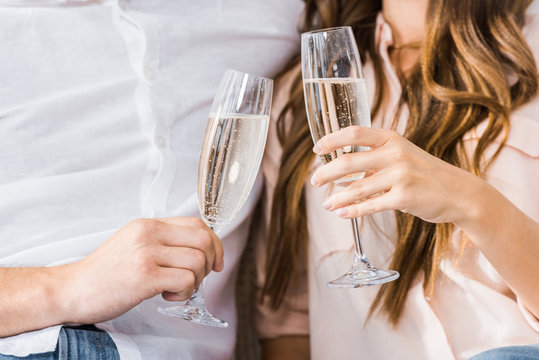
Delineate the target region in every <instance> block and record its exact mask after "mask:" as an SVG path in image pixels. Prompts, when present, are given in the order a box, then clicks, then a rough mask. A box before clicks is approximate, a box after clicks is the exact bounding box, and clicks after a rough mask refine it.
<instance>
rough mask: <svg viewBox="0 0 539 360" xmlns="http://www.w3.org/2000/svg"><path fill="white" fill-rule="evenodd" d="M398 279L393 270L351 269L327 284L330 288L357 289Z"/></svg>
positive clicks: (396, 273) (397, 274)
mask: <svg viewBox="0 0 539 360" xmlns="http://www.w3.org/2000/svg"><path fill="white" fill-rule="evenodd" d="M398 278H399V273H398V272H397V271H395V270H378V269H376V268H375V267H374V266H371V267H370V268H367V269H358V268H356V267H352V269H350V271H348V272H347V273H346V274H344V275H343V276H341V277H339V278H337V279H335V280H332V281H330V282H328V283H327V286H328V287H330V288H358V287H362V286H371V285H380V284H384V283H387V282H390V281H393V280H396V279H398Z"/></svg>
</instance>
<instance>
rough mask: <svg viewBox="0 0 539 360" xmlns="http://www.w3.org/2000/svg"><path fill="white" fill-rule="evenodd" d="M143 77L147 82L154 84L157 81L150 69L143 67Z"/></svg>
mask: <svg viewBox="0 0 539 360" xmlns="http://www.w3.org/2000/svg"><path fill="white" fill-rule="evenodd" d="M144 77H145V78H146V80H148V81H149V82H154V81H155V80H156V79H157V74H156V73H155V71H154V70H153V69H152V68H151V67H149V66H146V67H144Z"/></svg>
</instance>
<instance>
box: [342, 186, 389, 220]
mask: <svg viewBox="0 0 539 360" xmlns="http://www.w3.org/2000/svg"><path fill="white" fill-rule="evenodd" d="M395 208H396V207H395V201H394V195H393V193H392V192H391V191H388V192H385V193H382V194H380V195H377V196H374V197H371V198H368V199H366V200H363V201H361V202H359V203H356V204H352V205H349V206H346V207H342V208H339V209H337V211H335V213H336V214H337V216H339V217H341V218H343V219H352V218H357V217H361V216H365V215H372V214H374V213H377V212H380V211H385V210H393V209H395Z"/></svg>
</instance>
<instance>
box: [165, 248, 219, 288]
mask: <svg viewBox="0 0 539 360" xmlns="http://www.w3.org/2000/svg"><path fill="white" fill-rule="evenodd" d="M155 261H156V263H157V265H159V266H161V267H167V268H176V269H185V270H190V271H191V272H192V273H193V274H194V275H195V284H196V286H198V285H199V284H200V283H201V282H202V280H203V279H204V277H205V276H206V275H207V274H208V273H209V272H210V271H211V269H212V266H213V262H214V259H213V258H207V257H206V254H205V253H204V252H202V251H201V250H199V249H193V248H188V247H168V246H167V247H165V246H163V247H161V248H160V249H159V251H157V254H156V255H155Z"/></svg>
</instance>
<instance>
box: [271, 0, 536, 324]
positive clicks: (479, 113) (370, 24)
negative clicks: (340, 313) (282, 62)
mask: <svg viewBox="0 0 539 360" xmlns="http://www.w3.org/2000/svg"><path fill="white" fill-rule="evenodd" d="M305 3H306V8H305V16H304V20H303V23H302V28H301V31H310V30H314V29H319V28H327V27H334V26H344V25H349V26H351V27H352V28H353V30H354V34H355V36H356V40H357V43H358V47H359V50H360V54H361V57H362V59H363V60H364V61H369V62H371V63H372V64H373V67H374V73H375V78H376V87H375V89H374V90H375V97H374V104H373V107H372V109H371V112H372V116H373V117H375V116H376V114H377V113H378V112H379V111H380V109H381V108H382V106H384V92H385V91H386V87H387V86H386V84H385V76H384V72H383V67H382V62H381V58H380V55H379V54H378V50H377V48H376V44H375V24H376V17H377V14H378V13H379V12H380V11H381V8H382V2H381V0H306V1H305ZM530 3H531V0H496V1H492V0H474V1H462V0H430V2H429V5H428V10H427V17H426V20H425V21H426V29H425V34H426V35H425V37H424V39H423V41H422V43H421V46H420V57H419V61H418V63H417V64H416V65H415V66H414V68H413V69H412V70H410V71H409V72H408V73H407V74H406V76H401V82H402V89H403V91H402V95H401V99H400V107H401V108H402V106H403V105H406V106H407V107H408V109H409V113H410V116H409V119H408V122H407V128H406V131H405V134H404V135H405V137H406V138H408V139H409V140H410V141H411V142H413V143H414V144H416V145H418V146H419V147H421V148H422V149H424V150H425V151H427V152H429V153H430V154H432V155H434V156H437V157H439V158H441V159H443V160H445V161H446V162H448V163H450V164H453V165H455V166H458V167H461V168H465V169H467V170H469V171H471V172H473V173H474V174H476V175H478V176H484V174H485V171H486V170H487V168H488V166H489V164H490V163H491V162H492V161H493V160H494V159H495V158H496V156H497V155H498V153H499V151H500V150H501V148H502V147H503V146H504V144H505V141H506V139H507V136H508V133H509V130H510V121H509V114H510V112H511V111H512V110H514V109H515V108H517V107H519V106H521V105H522V104H524V103H526V102H528V101H529V100H530V99H531V98H532V97H533V96H534V94H535V93H536V91H537V87H538V74H537V68H536V65H535V61H534V58H533V54H532V52H531V50H530V48H529V47H528V45H527V43H526V41H525V40H524V38H523V36H522V33H521V28H522V26H523V24H524V20H525V10H526V8H527V7H528V6H529V4H530ZM299 61H300V60H299V56H298V55H296V56H295V57H294V58H293V59H292V60H291V62H290V63H289V64H288V66H287V67H286V69H285V70H284V71H283V74H284V73H287V72H289V71H290V69H292V68H294V67H296V66H297V65H298V63H299ZM286 118H288V120H285V119H286ZM397 118H398V115H397V117H396V118H395V121H394V125H395V124H396V121H397ZM290 119H291V123H290ZM483 121H487V122H488V125H487V127H486V130H485V131H484V133H483V134H482V135H481V137H480V139H479V140H478V143H477V146H476V148H475V150H474V153H473V156H472V157H471V158H468V157H467V156H466V155H465V154H464V152H463V151H462V145H463V136H464V134H466V133H467V132H468V131H470V130H471V129H473V128H475V127H476V126H477V125H478V124H479V123H481V122H483ZM277 131H278V137H279V141H280V143H281V146H282V149H283V154H282V158H281V166H280V173H279V178H278V182H277V185H276V189H275V194H274V196H273V204H272V210H271V223H270V227H269V229H270V230H269V234H268V252H267V267H266V273H267V278H266V283H265V286H264V289H263V296H266V295H267V296H269V299H270V305H271V306H272V307H273V308H275V309H276V308H278V307H279V306H280V304H281V303H282V301H283V297H284V295H285V293H286V291H287V288H288V285H289V283H290V280H291V277H292V275H293V273H294V271H295V270H296V269H297V267H298V263H299V262H300V261H306V259H302V257H304V256H305V254H306V251H305V249H306V247H307V240H308V236H309V234H308V230H307V218H306V210H305V192H304V189H303V187H304V183H305V180H306V177H307V175H308V173H309V169H310V165H311V163H312V161H313V159H314V155H313V153H312V146H313V144H312V141H311V137H310V134H309V128H308V124H307V117H306V113H305V104H304V99H303V90H302V81H301V74H298V75H297V77H296V78H294V80H293V84H292V87H291V90H290V94H289V100H288V102H287V103H286V105H285V107H284V108H283V110H282V112H281V113H280V115H279V119H278V124H277ZM496 139H501V141H500V145H499V147H498V148H497V151H496V153H495V155H494V156H493V157H491V158H490V159H486V160H485V159H483V153H484V152H485V149H486V148H487V147H488V146H489V145H490V144H492V143H493V142H494V141H495V140H496ZM396 218H397V227H398V229H397V230H398V239H397V243H396V248H395V252H394V255H393V259H392V263H391V268H392V269H395V270H397V271H399V273H400V275H401V276H400V279H399V280H398V281H394V282H390V283H388V284H385V285H383V286H382V287H381V289H380V291H379V292H378V294H377V296H376V298H375V300H374V302H373V303H372V305H371V309H370V314H371V315H372V314H373V312H374V311H376V310H377V309H381V310H382V311H383V312H384V313H386V314H387V316H388V320H389V321H390V322H391V323H392V324H394V325H396V324H397V323H398V321H399V319H400V317H401V315H402V312H403V309H404V305H405V302H406V297H407V294H408V291H409V289H410V287H411V286H412V284H413V282H414V280H415V279H416V278H417V277H418V276H420V275H423V278H424V283H423V286H424V288H425V290H426V291H427V292H428V293H431V292H432V288H433V283H434V281H435V279H436V275H437V271H438V269H439V265H440V261H441V260H442V259H443V257H444V255H446V254H447V250H448V249H449V244H450V238H451V235H452V231H453V229H452V226H451V224H447V223H442V224H433V223H428V222H426V221H423V220H421V219H419V218H417V217H414V216H411V215H409V214H404V213H401V212H398V211H397V212H396Z"/></svg>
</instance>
